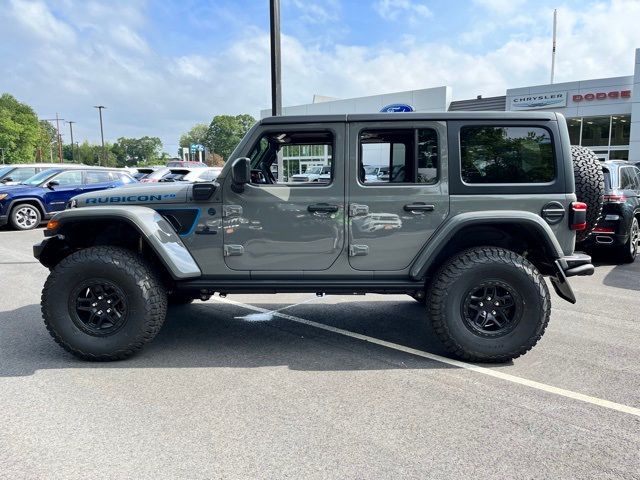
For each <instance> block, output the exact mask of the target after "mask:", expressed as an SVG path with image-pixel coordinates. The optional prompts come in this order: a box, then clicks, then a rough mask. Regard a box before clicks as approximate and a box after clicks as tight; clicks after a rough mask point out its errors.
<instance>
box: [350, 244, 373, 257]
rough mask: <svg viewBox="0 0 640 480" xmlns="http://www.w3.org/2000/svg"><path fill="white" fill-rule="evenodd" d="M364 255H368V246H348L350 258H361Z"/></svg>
mask: <svg viewBox="0 0 640 480" xmlns="http://www.w3.org/2000/svg"><path fill="white" fill-rule="evenodd" d="M365 255H369V246H368V245H349V256H350V257H363V256H365Z"/></svg>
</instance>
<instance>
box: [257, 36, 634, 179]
mask: <svg viewBox="0 0 640 480" xmlns="http://www.w3.org/2000/svg"><path fill="white" fill-rule="evenodd" d="M634 65H635V68H634V73H633V75H629V76H625V77H608V78H599V79H590V80H578V81H574V82H565V83H554V84H549V85H535V86H528V87H518V88H510V89H508V90H507V91H506V92H505V95H503V96H498V97H488V98H483V97H480V96H478V98H475V99H471V100H453V93H454V92H453V91H452V89H451V87H449V86H442V87H435V88H426V89H422V90H411V91H405V92H396V93H387V94H383V95H373V96H368V97H360V98H350V99H336V98H331V97H324V96H319V95H315V96H314V98H313V102H312V103H309V104H306V105H296V106H290V107H284V108H283V109H282V110H283V115H321V114H343V113H373V112H380V111H410V110H413V111H416V112H445V111H465V110H466V111H483V110H484V111H486V110H491V111H531V110H540V111H553V112H559V113H562V114H563V115H564V116H565V117H566V118H567V123H568V125H569V134H570V137H571V143H572V144H573V145H583V146H585V147H589V148H591V149H592V150H593V151H594V152H595V153H596V155H598V157H599V158H600V159H603V160H614V159H619V160H631V161H634V162H640V48H639V49H636V51H635V61H634ZM270 114H271V111H270V110H263V111H262V112H261V116H262V117H266V116H269V115H270ZM286 160H287V159H286V158H285V162H286ZM326 162H327V157H326V155H324V156H317V157H315V156H313V158H311V157H309V158H302V159H300V158H298V159H297V161H296V163H295V165H296V169H299V171H300V173H302V172H304V170H306V168H307V167H308V166H309V165H323V164H325V165H326Z"/></svg>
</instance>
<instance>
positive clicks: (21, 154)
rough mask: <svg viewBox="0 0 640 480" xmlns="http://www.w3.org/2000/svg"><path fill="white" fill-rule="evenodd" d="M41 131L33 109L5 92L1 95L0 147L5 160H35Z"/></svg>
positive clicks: (21, 161) (7, 161)
mask: <svg viewBox="0 0 640 480" xmlns="http://www.w3.org/2000/svg"><path fill="white" fill-rule="evenodd" d="M40 133H41V132H40V125H39V123H38V117H37V115H36V114H35V112H34V111H33V109H32V108H31V107H30V106H28V105H26V104H24V103H21V102H19V101H18V100H16V99H15V97H13V96H12V95H9V94H8V93H4V94H3V95H2V96H1V97H0V148H2V149H3V150H4V160H5V162H6V163H27V162H33V161H34V160H35V149H36V145H37V143H38V140H39V137H40Z"/></svg>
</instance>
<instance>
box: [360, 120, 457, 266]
mask: <svg viewBox="0 0 640 480" xmlns="http://www.w3.org/2000/svg"><path fill="white" fill-rule="evenodd" d="M446 138H447V135H446V124H445V123H443V122H411V123H409V122H397V121H394V122H375V123H352V124H350V125H349V151H350V158H349V166H350V169H349V170H350V171H349V182H348V190H349V207H348V208H349V262H350V264H351V266H352V267H353V268H354V269H356V270H376V271H398V270H403V269H405V268H407V267H409V266H410V265H411V263H412V262H413V260H414V258H415V257H416V256H417V255H418V253H419V252H420V250H421V249H422V247H423V246H424V245H425V244H426V243H427V241H428V240H429V237H431V235H432V234H433V233H434V231H435V230H436V229H437V228H438V227H439V226H440V224H441V223H442V222H443V221H444V219H445V218H446V217H447V215H448V214H449V196H448V189H447V182H446V180H447V171H448V170H447V154H446V152H447V150H446ZM373 172H377V174H375V173H373Z"/></svg>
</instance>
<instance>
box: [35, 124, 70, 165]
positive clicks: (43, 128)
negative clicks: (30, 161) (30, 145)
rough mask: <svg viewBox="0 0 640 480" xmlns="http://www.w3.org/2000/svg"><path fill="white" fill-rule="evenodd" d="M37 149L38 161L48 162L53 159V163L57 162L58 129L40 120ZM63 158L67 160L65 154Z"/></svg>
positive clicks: (36, 156)
mask: <svg viewBox="0 0 640 480" xmlns="http://www.w3.org/2000/svg"><path fill="white" fill-rule="evenodd" d="M35 148H36V151H35V158H36V161H38V162H48V161H51V160H52V157H53V161H57V157H58V153H57V152H58V133H57V131H56V128H55V127H54V126H53V125H51V123H49V122H47V121H46V120H40V122H39V123H38V138H37V141H36V146H35ZM62 156H63V158H65V159H66V156H65V155H64V152H63V155H62ZM69 159H70V158H69Z"/></svg>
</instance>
